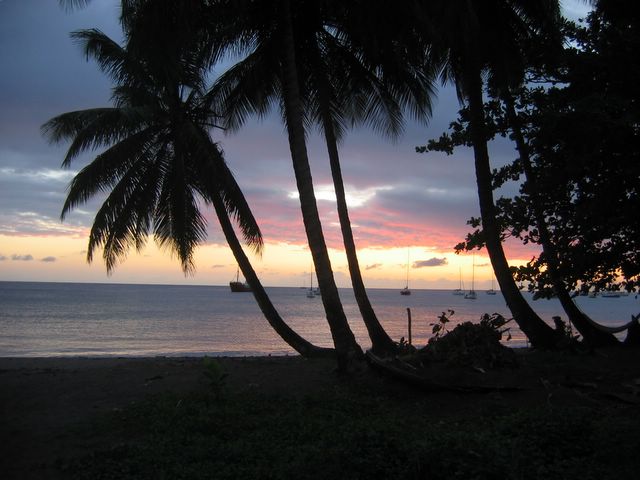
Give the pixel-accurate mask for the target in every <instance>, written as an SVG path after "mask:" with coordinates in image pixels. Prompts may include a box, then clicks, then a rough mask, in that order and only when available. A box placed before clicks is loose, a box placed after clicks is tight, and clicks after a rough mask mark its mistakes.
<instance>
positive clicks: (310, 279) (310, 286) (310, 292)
mask: <svg viewBox="0 0 640 480" xmlns="http://www.w3.org/2000/svg"><path fill="white" fill-rule="evenodd" d="M315 296H316V294H315V292H314V290H313V266H312V268H310V269H309V291H308V292H307V298H315Z"/></svg>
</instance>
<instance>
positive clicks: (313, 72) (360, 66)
mask: <svg viewBox="0 0 640 480" xmlns="http://www.w3.org/2000/svg"><path fill="white" fill-rule="evenodd" d="M334 3H335V4H330V5H329V8H330V9H329V11H327V9H326V8H325V9H322V7H326V6H327V3H326V2H324V3H323V2H320V4H316V5H315V6H316V8H317V9H318V10H317V11H316V12H314V17H315V18H311V22H310V23H311V25H306V24H305V25H301V24H300V23H298V24H297V27H298V28H297V31H298V32H299V36H304V38H303V39H299V40H298V41H297V42H296V46H297V47H298V50H299V51H301V52H300V54H299V55H298V57H299V58H300V57H301V58H303V60H302V61H301V62H300V63H303V65H301V67H300V70H303V72H304V78H305V82H304V83H305V85H306V89H307V93H306V95H305V98H304V100H305V107H306V110H307V112H308V115H309V116H310V117H311V119H312V120H313V121H315V122H317V123H318V124H319V125H320V128H321V129H322V131H323V133H324V137H325V143H326V145H327V151H328V155H329V163H330V167H331V175H332V179H333V185H334V190H335V193H336V202H337V211H338V217H339V220H340V228H341V232H342V237H343V242H344V247H345V253H346V256H347V261H348V265H349V273H350V276H351V283H352V286H353V290H354V293H355V298H356V301H357V303H358V307H359V309H360V313H361V315H362V318H363V320H364V323H365V325H366V327H367V330H368V333H369V338H370V339H371V342H372V350H373V352H374V353H377V354H392V353H395V352H396V350H397V346H396V344H395V343H394V342H393V341H392V340H391V338H390V337H389V335H388V334H387V333H386V332H385V330H384V328H383V327H382V325H381V324H380V322H379V320H378V318H377V316H376V314H375V311H374V310H373V307H372V305H371V302H370V301H369V298H368V295H367V292H366V289H365V286H364V281H363V279H362V274H361V271H360V266H359V262H358V256H357V251H356V246H355V240H354V237H353V231H352V229H351V222H350V219H349V212H348V207H347V202H346V195H345V189H344V182H343V178H342V171H341V167H340V157H339V153H338V142H339V140H340V139H341V137H342V136H343V132H344V129H345V126H346V125H348V124H349V123H356V122H360V123H362V122H364V123H367V124H370V125H371V126H373V127H374V128H375V129H376V130H377V131H379V132H381V133H383V134H385V135H389V136H391V137H395V136H397V135H398V134H399V133H400V132H401V130H402V125H403V110H404V109H410V110H411V111H412V112H413V113H414V116H415V117H416V118H418V119H419V120H426V119H427V118H428V117H429V116H430V114H431V98H432V96H433V94H434V92H433V85H432V79H433V78H434V74H433V72H430V71H429V70H428V68H425V66H424V61H423V60H424V56H423V54H422V51H421V50H418V52H417V55H416V52H413V53H414V55H413V58H412V60H413V61H409V55H407V50H408V48H407V45H410V42H406V41H405V42H398V39H399V38H401V37H403V36H404V37H408V35H406V34H405V32H404V30H400V31H397V30H396V31H393V30H390V29H389V28H386V29H385V30H383V29H381V28H374V31H378V32H380V31H383V32H385V34H386V38H385V39H384V41H382V42H380V38H378V46H380V44H382V47H381V48H375V49H373V48H371V47H370V46H369V45H367V44H366V43H367V41H368V39H369V38H371V35H370V33H371V32H370V31H369V29H367V32H364V31H363V30H362V29H361V28H357V27H355V26H354V23H356V22H354V20H355V19H358V21H361V20H362V19H363V17H365V16H367V15H369V14H370V12H372V9H371V5H370V4H369V3H367V4H365V5H362V4H359V2H350V3H348V4H344V3H343V2H334ZM399 10H400V9H395V10H392V11H399ZM374 11H375V13H376V14H375V15H374V18H373V19H372V20H373V22H368V23H370V25H369V27H371V25H373V24H375V23H379V21H378V19H379V18H380V15H379V13H380V11H379V10H375V9H374ZM398 13H400V12H398ZM402 13H404V12H402ZM319 19H320V21H318V20H319ZM314 20H315V22H314ZM398 25H400V24H398ZM314 27H315V28H314ZM372 52H375V53H374V54H372ZM416 57H417V60H416ZM416 65H417V67H416Z"/></svg>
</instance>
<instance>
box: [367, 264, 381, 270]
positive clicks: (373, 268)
mask: <svg viewBox="0 0 640 480" xmlns="http://www.w3.org/2000/svg"><path fill="white" fill-rule="evenodd" d="M381 266H382V264H381V263H373V264H371V265H367V266H366V267H364V269H365V270H375V269H377V268H380V267H381Z"/></svg>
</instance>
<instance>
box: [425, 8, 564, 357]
mask: <svg viewBox="0 0 640 480" xmlns="http://www.w3.org/2000/svg"><path fill="white" fill-rule="evenodd" d="M556 10H557V1H554V0H547V1H545V2H526V1H518V0H491V1H483V2H473V1H468V0H458V1H449V0H447V1H438V2H431V3H430V4H428V5H427V11H428V12H429V14H430V15H431V19H432V20H433V21H434V22H436V24H433V23H432V25H431V28H432V29H433V31H435V32H436V36H435V38H434V44H435V48H436V50H437V51H439V52H443V53H444V55H443V59H442V61H443V64H444V65H445V68H444V70H443V78H444V79H445V80H447V81H452V82H454V83H455V85H456V88H457V90H458V95H459V97H460V98H461V99H464V101H466V102H467V104H468V107H469V113H470V130H471V139H472V144H473V151H474V161H475V172H476V183H477V187H478V197H479V203H480V214H481V217H482V229H483V235H484V240H485V243H486V247H487V251H488V253H489V257H490V259H491V264H492V266H493V270H494V272H495V275H496V279H497V280H498V283H499V285H500V289H501V291H502V293H503V295H504V297H505V300H506V302H507V305H508V307H509V309H510V310H511V312H512V314H513V316H514V320H515V321H516V322H517V323H518V325H519V326H520V328H521V329H522V331H523V332H524V333H525V334H526V335H527V337H529V339H530V341H531V343H532V344H533V345H534V346H538V347H545V348H546V347H553V346H554V345H555V332H554V330H553V329H552V328H551V327H550V326H549V325H547V324H546V323H545V322H544V321H543V320H542V319H541V318H540V317H539V316H538V315H537V314H536V313H535V312H534V311H533V309H532V308H531V307H530V306H529V304H528V303H527V302H526V300H525V299H524V298H523V296H522V294H521V293H520V291H519V289H518V287H517V285H516V283H515V281H514V279H513V277H512V275H511V272H510V269H509V264H508V262H507V259H506V256H505V253H504V250H503V248H502V242H501V229H500V225H498V222H497V221H496V212H495V204H494V200H493V186H492V173H491V165H490V161H489V153H488V148H487V132H486V126H485V118H484V110H483V105H484V101H483V87H484V81H483V75H484V74H498V75H501V74H502V72H504V70H505V69H506V68H509V70H510V71H512V72H514V71H515V72H520V71H522V69H523V67H522V60H523V54H522V52H521V51H520V50H519V49H518V47H519V45H520V42H519V40H520V39H521V38H522V37H523V36H535V35H536V34H537V29H539V27H540V19H541V16H542V15H544V14H549V12H555V11H556ZM438 27H440V28H438Z"/></svg>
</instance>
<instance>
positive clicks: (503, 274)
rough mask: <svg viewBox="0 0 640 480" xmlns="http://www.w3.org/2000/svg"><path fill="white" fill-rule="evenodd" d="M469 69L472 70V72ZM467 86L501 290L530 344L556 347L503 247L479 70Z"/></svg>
mask: <svg viewBox="0 0 640 480" xmlns="http://www.w3.org/2000/svg"><path fill="white" fill-rule="evenodd" d="M469 73H470V74H469ZM466 80H467V82H466V84H467V86H468V87H469V89H468V92H467V93H468V95H467V98H468V101H469V113H470V127H471V138H472V142H473V153H474V159H475V170H476V183H477V186H478V198H479V200H480V216H481V217H482V231H483V233H484V239H485V243H486V246H487V251H488V253H489V258H490V260H491V265H492V266H493V271H494V273H495V275H496V279H497V281H498V284H499V285H500V290H501V291H502V294H503V295H504V298H505V301H506V302H507V306H508V307H509V309H510V310H511V314H512V315H513V319H514V320H515V321H516V323H517V324H518V326H519V327H520V329H521V330H522V331H523V332H524V334H525V335H526V336H527V337H528V338H529V340H530V341H531V344H532V345H533V346H534V347H538V348H553V347H554V346H555V332H554V330H553V328H551V327H550V326H549V325H547V324H546V323H545V322H544V321H543V320H542V319H541V318H540V317H539V316H538V315H537V314H536V313H535V312H534V311H533V309H532V308H531V306H530V305H529V304H528V303H527V301H526V300H525V299H524V297H523V296H522V294H521V293H520V290H519V289H518V286H517V285H516V283H515V281H514V280H513V276H512V275H511V271H510V270H509V263H508V262H507V257H506V256H505V254H504V250H503V248H502V242H501V240H500V229H499V227H498V225H497V222H496V215H495V205H494V203H493V185H492V178H491V164H490V163H489V152H488V150H487V139H486V135H485V126H484V125H485V121H484V108H483V100H482V79H481V76H480V73H479V71H470V72H467V79H466Z"/></svg>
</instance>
